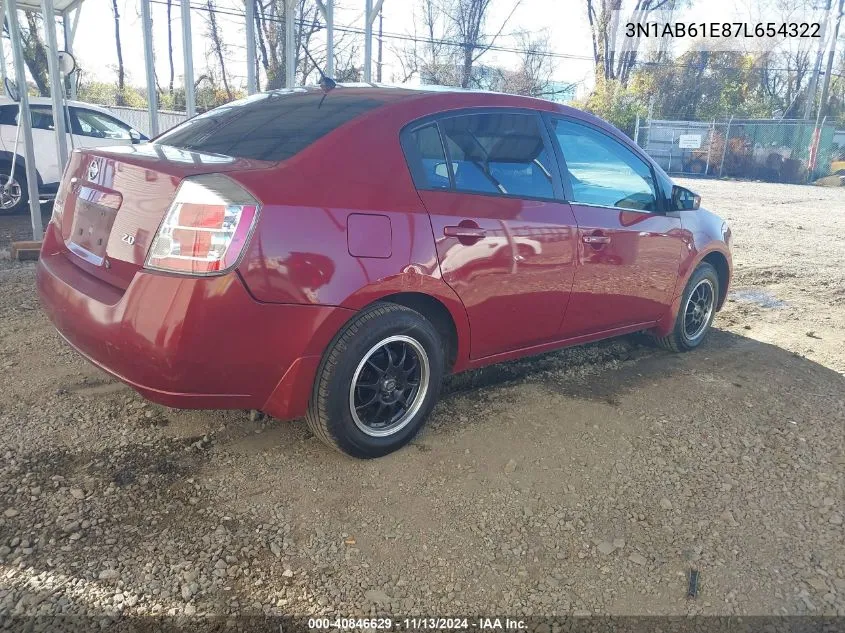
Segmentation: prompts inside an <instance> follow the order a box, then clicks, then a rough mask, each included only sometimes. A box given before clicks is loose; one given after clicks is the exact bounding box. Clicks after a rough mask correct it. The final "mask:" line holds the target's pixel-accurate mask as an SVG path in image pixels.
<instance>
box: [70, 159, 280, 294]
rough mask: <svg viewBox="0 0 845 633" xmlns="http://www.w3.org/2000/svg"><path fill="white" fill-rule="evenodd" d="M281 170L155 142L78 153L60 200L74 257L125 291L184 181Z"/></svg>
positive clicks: (261, 163)
mask: <svg viewBox="0 0 845 633" xmlns="http://www.w3.org/2000/svg"><path fill="white" fill-rule="evenodd" d="M273 165H275V163H271V162H266V161H258V160H250V159H243V158H232V157H229V156H222V155H217V154H204V153H200V152H192V151H188V150H182V149H177V148H174V147H168V146H165V145H158V144H153V143H147V144H141V145H131V146H118V147H103V148H96V149H82V150H77V151H74V152H73V154H72V156H71V160H70V164H69V165H68V169H67V171H66V172H65V176H64V178H63V179H62V183H61V187H60V190H59V193H58V196H57V204H60V205H61V204H63V210H62V211H61V214H60V217H59V220H58V222H60V227H61V234H62V239H63V241H64V243H65V246H66V248H67V250H68V253H67V257H68V259H69V260H70V261H71V262H73V263H74V264H76V265H77V266H79V267H80V268H82V269H83V270H85V271H87V272H88V273H90V274H92V275H94V276H96V277H97V278H99V279H101V280H103V281H105V282H107V283H109V284H112V285H114V286H116V287H119V288H122V289H125V288H126V287H127V286H128V285H129V282H130V281H132V277H133V276H134V275H135V272H137V271H138V269H140V268H141V267H143V265H144V262H145V260H146V257H147V251H148V250H149V248H150V245H151V244H152V242H153V238H154V237H155V235H156V232H157V231H158V228H159V225H160V224H161V222H162V220H163V218H164V216H165V215H166V213H167V211H168V209H169V208H170V204H171V203H172V201H173V199H174V197H175V195H176V190H177V188H178V187H179V184H180V183H181V182H182V180H183V179H185V178H186V177H188V176H195V175H199V174H209V173H220V172H233V171H242V170H253V169H266V168H268V167H272V166H273Z"/></svg>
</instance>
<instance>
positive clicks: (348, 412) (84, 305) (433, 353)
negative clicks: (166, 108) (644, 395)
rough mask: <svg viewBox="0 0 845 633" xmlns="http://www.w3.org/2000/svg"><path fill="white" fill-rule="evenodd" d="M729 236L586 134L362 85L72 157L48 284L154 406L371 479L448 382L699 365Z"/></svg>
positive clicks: (577, 122)
mask: <svg viewBox="0 0 845 633" xmlns="http://www.w3.org/2000/svg"><path fill="white" fill-rule="evenodd" d="M729 238H730V230H729V228H728V227H727V225H726V224H725V222H723V221H722V220H721V219H720V218H718V217H717V216H715V215H714V214H712V213H710V212H708V211H705V210H704V209H701V208H699V198H698V197H697V196H696V195H695V194H693V193H692V192H690V191H688V190H686V189H683V188H680V187H678V186H676V185H673V184H672V182H671V180H670V179H669V178H668V177H667V176H666V174H665V173H664V172H663V171H662V170H661V169H660V167H658V166H657V165H656V164H655V163H654V162H653V161H652V160H651V159H649V158H648V157H647V156H646V155H645V154H643V152H642V151H641V150H640V149H639V148H638V147H637V146H636V145H634V144H633V143H632V142H631V141H630V140H629V139H628V138H626V137H625V136H624V135H623V134H621V133H620V132H619V131H618V130H616V129H615V128H613V127H612V126H610V125H608V124H607V123H604V122H603V121H601V120H600V119H597V118H596V117H593V116H591V115H589V114H585V113H583V112H580V111H578V110H574V109H571V108H568V107H564V106H560V105H557V104H554V103H550V102H546V101H541V100H537V99H530V98H525V97H517V96H509V95H501V94H485V93H476V92H440V91H437V92H435V91H420V90H406V89H401V88H379V87H352V86H348V87H346V86H342V85H341V86H338V87H336V88H334V89H333V90H329V91H323V90H320V89H316V88H315V89H299V90H293V91H278V92H270V93H265V94H261V95H255V96H252V97H249V98H247V99H244V100H242V101H239V102H235V103H231V104H228V105H226V106H223V107H220V108H217V109H215V110H212V111H210V112H208V113H206V114H203V115H200V116H198V117H195V118H193V119H191V120H190V121H188V122H186V123H184V124H182V125H180V126H178V127H176V128H174V129H173V130H171V131H169V132H167V133H165V134H164V135H162V136H160V137H159V138H157V139H155V141H154V142H152V143H149V144H146V145H134V146H127V147H114V148H101V149H82V150H76V151H74V153H73V156H72V159H71V161H70V165H69V167H68V169H67V171H66V173H65V176H64V180H63V181H62V184H61V187H60V190H59V193H58V196H57V199H56V203H55V211H54V214H53V218H52V220H51V221H50V223H49V225H48V227H47V231H46V235H45V237H44V245H43V248H42V251H41V259H40V262H39V265H38V288H39V291H40V295H41V299H42V302H43V304H44V307H45V309H46V311H47V313H48V314H49V316H50V318H51V319H52V321H53V323H54V324H55V325H56V328H57V329H58V330H59V332H60V333H61V335H62V336H63V337H64V338H65V339H66V340H67V341H68V342H69V343H70V344H71V345H72V346H73V347H74V348H76V349H77V350H78V351H79V352H80V353H82V354H83V355H84V356H85V357H87V358H88V359H89V360H90V361H91V362H92V363H94V364H96V365H97V366H99V367H101V368H102V369H104V370H106V371H107V372H109V373H111V374H112V375H114V376H115V377H117V378H119V379H120V380H122V381H124V382H126V383H128V384H129V385H131V386H132V387H134V388H135V389H137V390H138V391H139V392H140V393H141V394H143V395H144V396H145V397H147V398H149V399H150V400H153V401H155V402H159V403H161V404H164V405H168V406H172V407H183V408H237V409H260V410H262V411H264V412H266V413H268V414H270V415H273V416H276V417H278V418H295V417H300V416H303V415H304V416H306V419H307V420H308V424H309V425H310V427H311V429H312V430H313V431H314V433H315V434H316V435H317V436H318V437H319V438H321V439H322V440H324V441H325V442H326V443H328V444H329V445H331V446H333V447H335V448H338V449H340V450H341V451H344V452H346V453H349V454H350V455H354V456H356V457H376V456H380V455H384V454H386V453H389V452H391V451H393V450H396V449H397V448H399V447H401V446H402V445H404V444H406V443H407V442H408V441H409V440H410V439H411V438H412V437H413V436H414V434H416V433H417V432H418V431H419V430H420V428H421V427H422V425H423V424H424V422H425V420H426V417H427V416H428V415H429V413H430V411H431V409H432V407H433V406H434V404H435V402H436V401H437V398H438V395H439V391H440V384H441V380H442V378H443V376H444V375H445V374H447V373H450V372H459V371H462V370H466V369H472V368H476V367H480V366H483V365H487V364H490V363H496V362H499V361H504V360H508V359H512V358H517V357H521V356H526V355H530V354H537V353H539V352H545V351H548V350H551V349H555V348H559V347H563V346H567V345H574V344H578V343H584V342H587V341H594V340H597V339H603V338H607V337H611V336H618V335H621V334H626V333H629V332H637V331H648V332H651V333H653V334H654V336H655V337H656V339H657V340H658V341H659V342H660V343H661V344H663V345H664V346H666V347H668V348H670V349H672V350H675V351H683V350H689V349H693V348H695V347H697V346H698V345H700V344H701V342H702V340H703V339H704V337H705V335H706V334H707V331H708V329H709V327H710V324H711V322H712V320H713V316H714V314H715V312H716V311H717V310H719V308H720V307H721V306H722V304H723V302H724V300H725V295H726V293H727V288H728V283H729V281H730V275H731V256H730V252H729V250H728V243H729Z"/></svg>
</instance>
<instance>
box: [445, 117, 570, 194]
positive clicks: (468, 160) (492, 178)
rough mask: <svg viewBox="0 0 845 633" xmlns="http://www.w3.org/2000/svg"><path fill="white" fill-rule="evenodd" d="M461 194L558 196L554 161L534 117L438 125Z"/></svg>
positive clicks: (463, 120) (454, 120) (470, 119)
mask: <svg viewBox="0 0 845 633" xmlns="http://www.w3.org/2000/svg"><path fill="white" fill-rule="evenodd" d="M440 126H441V130H442V132H443V136H444V142H445V143H446V148H447V150H448V154H449V160H450V166H451V169H452V173H453V176H454V182H455V189H456V190H458V191H466V192H478V193H492V194H500V195H507V196H516V197H525V198H554V186H553V184H552V171H551V169H552V167H551V165H552V162H551V159H550V157H549V154H548V152H547V151H546V146H545V144H544V142H543V137H542V135H541V133H540V124H539V118H538V117H537V116H535V115H533V114H514V113H504V112H503V113H498V112H497V113H489V114H464V115H459V116H455V117H450V118H447V119H443V120H442V121H440Z"/></svg>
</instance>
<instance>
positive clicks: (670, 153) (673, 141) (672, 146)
mask: <svg viewBox="0 0 845 633" xmlns="http://www.w3.org/2000/svg"><path fill="white" fill-rule="evenodd" d="M674 152H675V128H672V143H671V144H670V145H669V166H668V167H667V168H666V173H668V174H671V173H672V154H673V153H674Z"/></svg>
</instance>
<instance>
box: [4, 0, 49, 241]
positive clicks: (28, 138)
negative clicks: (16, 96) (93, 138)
mask: <svg viewBox="0 0 845 633" xmlns="http://www.w3.org/2000/svg"><path fill="white" fill-rule="evenodd" d="M6 18H7V19H8V21H9V39H10V40H11V42H12V61H13V63H14V66H15V82H16V83H17V84H18V89H19V91H20V93H21V100H20V113H19V114H18V117H19V119H20V126H21V132H23V147H24V158H25V159H26V188H27V192H28V193H29V214H30V218H31V220H32V239H34V240H40V239H41V238H42V237H43V236H44V228H43V227H42V225H41V202H40V201H39V199H38V172H37V171H36V170H35V147H34V146H33V143H32V119H30V114H29V95H28V94H27V93H26V69H25V68H24V65H23V47H22V46H21V30H20V25H19V24H18V3H17V0H6ZM15 151H16V152H17V148H15Z"/></svg>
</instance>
